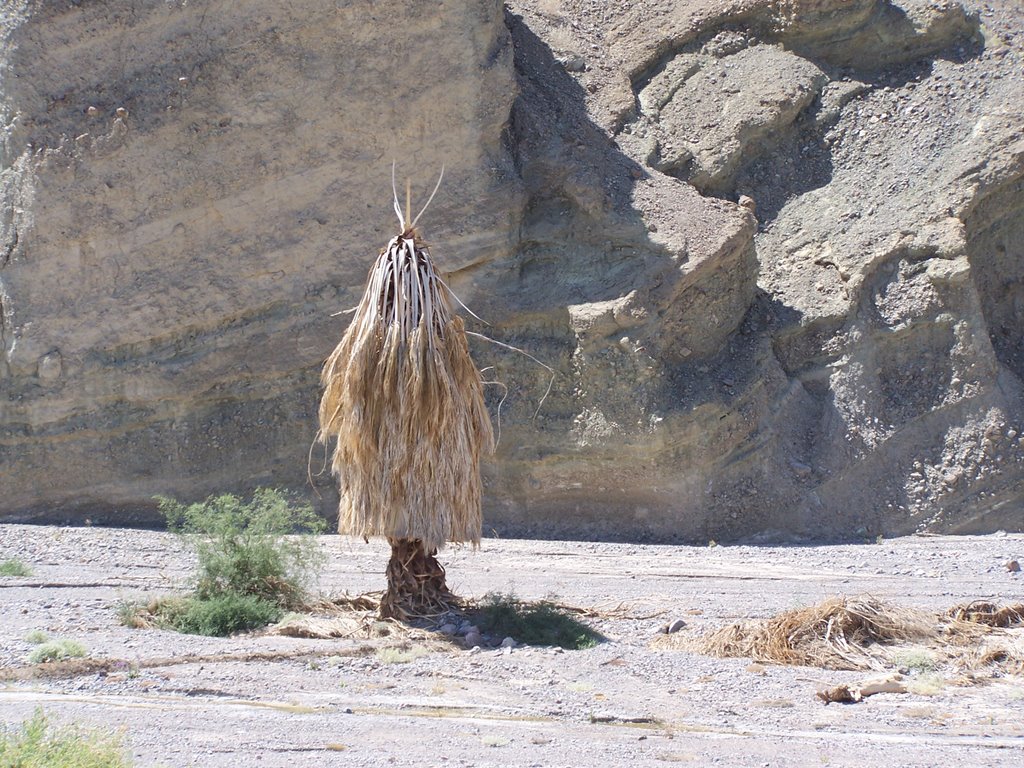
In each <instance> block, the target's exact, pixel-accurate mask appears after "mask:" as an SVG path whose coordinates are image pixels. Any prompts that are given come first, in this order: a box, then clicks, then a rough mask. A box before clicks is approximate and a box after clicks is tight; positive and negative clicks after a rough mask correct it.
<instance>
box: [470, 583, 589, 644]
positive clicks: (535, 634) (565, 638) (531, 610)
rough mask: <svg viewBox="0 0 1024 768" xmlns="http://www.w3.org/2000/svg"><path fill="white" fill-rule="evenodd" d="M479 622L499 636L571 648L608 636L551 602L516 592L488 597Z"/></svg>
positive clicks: (482, 607) (480, 625) (517, 640)
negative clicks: (534, 600) (528, 599)
mask: <svg viewBox="0 0 1024 768" xmlns="http://www.w3.org/2000/svg"><path fill="white" fill-rule="evenodd" d="M477 624H478V625H479V627H480V628H481V629H482V630H483V631H484V632H487V633H488V634H491V635H493V636H495V637H512V638H514V639H515V640H516V642H518V643H525V644H526V645H557V646H560V647H562V648H565V649H567V650H581V649H583V648H593V647H594V646H595V645H597V644H598V643H599V642H601V641H602V640H604V639H605V638H604V637H603V636H602V635H601V634H600V633H598V632H595V631H594V630H593V629H591V628H590V627H588V626H587V625H586V624H584V623H583V622H581V621H579V620H577V619H574V618H573V617H572V616H570V615H568V614H567V613H565V612H563V611H560V610H559V609H558V608H556V607H555V606H554V605H552V604H551V603H549V602H539V603H522V602H520V601H518V600H516V598H515V597H514V596H513V595H502V594H492V595H488V596H487V597H486V598H485V599H484V604H483V605H482V606H481V607H480V612H479V615H478V616H477Z"/></svg>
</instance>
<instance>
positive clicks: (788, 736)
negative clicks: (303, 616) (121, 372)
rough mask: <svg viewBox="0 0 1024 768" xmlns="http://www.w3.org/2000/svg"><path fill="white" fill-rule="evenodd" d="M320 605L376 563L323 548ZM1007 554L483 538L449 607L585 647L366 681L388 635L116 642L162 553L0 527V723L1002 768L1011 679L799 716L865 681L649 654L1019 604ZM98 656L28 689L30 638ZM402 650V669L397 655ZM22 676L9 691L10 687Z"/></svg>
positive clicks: (419, 643)
mask: <svg viewBox="0 0 1024 768" xmlns="http://www.w3.org/2000/svg"><path fill="white" fill-rule="evenodd" d="M323 546H324V547H325V548H326V550H327V552H328V554H329V565H328V568H327V570H326V573H325V575H324V578H323V579H322V581H321V590H322V591H323V592H324V593H326V594H330V595H337V594H339V593H341V592H345V591H347V592H350V593H359V592H363V591H367V590H373V589H380V588H381V587H382V578H383V577H382V575H381V574H382V572H383V567H384V563H385V553H384V550H383V548H382V547H381V546H379V545H365V544H363V543H362V542H354V541H351V540H348V539H343V538H340V537H335V536H330V537H324V539H323ZM1022 555H1024V536H1020V535H1003V534H994V535H991V536H985V537H963V538H951V537H927V538H925V537H913V538H905V539H898V540H892V541H881V542H878V543H873V544H864V545H846V546H819V547H755V546H732V547H714V548H707V547H679V546H640V545H628V544H607V543H578V542H557V541H524V540H494V539H490V540H485V541H484V543H483V546H482V547H481V549H480V550H479V551H477V552H473V551H471V550H451V551H446V552H445V553H444V559H445V562H446V563H447V564H448V570H449V583H450V584H451V585H452V586H453V587H455V588H456V589H457V590H458V591H459V593H460V594H462V595H464V596H473V597H480V596H482V595H484V594H486V593H487V592H492V591H502V592H509V591H513V592H515V594H517V595H518V596H519V597H522V598H530V599H535V598H545V597H547V598H553V599H556V600H558V601H560V602H562V603H565V604H571V605H574V606H579V607H584V608H591V609H597V610H598V611H601V612H602V614H603V615H602V616H601V617H599V618H595V619H593V620H592V624H593V625H594V626H595V627H596V628H597V629H599V630H600V631H601V632H603V633H604V634H605V635H606V636H607V637H608V638H609V639H608V642H606V643H603V644H601V645H599V646H598V647H596V648H593V649H590V650H585V651H565V652H559V651H556V650H554V649H544V648H522V647H520V648H515V649H513V650H511V651H509V650H504V649H485V650H477V651H473V650H466V649H463V648H462V647H461V646H460V645H459V644H458V643H455V642H451V641H449V640H447V639H446V638H444V637H442V636H440V635H436V634H432V633H426V632H423V633H420V634H419V635H418V636H417V637H416V638H414V639H413V640H412V641H411V642H412V645H413V646H414V647H418V648H422V649H425V653H424V655H422V656H419V657H418V658H415V659H414V660H412V661H409V662H408V663H395V662H390V663H389V662H388V660H387V659H386V658H382V657H381V655H380V654H379V650H380V649H381V648H383V647H386V646H388V645H394V644H395V643H396V642H397V641H396V638H395V637H390V638H389V637H383V638H376V639H366V638H365V637H362V638H360V637H353V638H350V639H332V640H311V639H297V638H288V637H280V636H268V635H263V636H240V637H233V638H226V639H218V638H201V637H191V636H184V635H177V634H175V633H171V632H165V631H160V630H138V629H128V628H126V627H123V626H121V625H120V624H119V621H118V617H117V610H116V609H117V606H118V604H119V602H121V601H123V600H125V599H131V598H137V597H146V596H156V595H160V594H167V593H169V592H173V591H176V590H182V589H184V588H186V587H187V582H188V575H189V573H190V570H191V568H192V565H193V560H192V558H191V556H190V555H189V553H188V551H187V550H186V549H185V548H184V547H183V546H182V543H181V542H180V541H179V540H178V539H176V538H175V537H174V536H172V535H169V534H166V533H159V532H151V531H137V530H124V529H109V528H106V529H105V528H57V527H42V526H38V527H37V526H19V525H6V526H0V561H3V560H5V559H7V558H11V557H17V558H18V559H20V560H22V561H23V562H25V563H26V564H28V565H29V566H30V567H31V568H32V571H33V573H32V575H31V576H29V577H25V578H11V577H0V666H2V673H0V675H2V677H3V678H5V679H6V682H2V683H0V720H2V721H3V722H6V723H8V724H13V723H18V722H20V721H21V720H23V719H25V718H26V717H28V716H30V715H31V713H32V711H33V710H34V709H35V708H36V707H39V706H42V707H43V708H44V709H45V711H46V712H47V713H49V714H51V715H52V716H54V717H55V718H56V719H58V720H60V721H76V722H81V723H84V724H89V725H93V726H98V727H100V728H103V729H116V728H120V729H123V730H124V732H125V734H126V738H127V743H128V744H129V746H130V749H131V751H132V753H133V754H134V755H135V758H136V761H137V764H138V765H142V766H151V765H156V766H240V765H259V766H266V767H268V768H269V767H270V766H294V765H296V764H303V765H316V766H333V765H346V766H352V765H373V766H376V765H381V766H383V765H399V766H401V765H410V766H412V765H415V766H424V765H472V766H490V765H495V766H497V765H501V766H579V765H592V766H605V765H608V766H611V765H661V764H665V763H692V764H696V765H709V764H721V765H743V766H775V765H786V766H812V765H813V766H821V765H830V766H834V765H857V766H863V765H873V764H874V765H887V766H897V765H899V766H935V765H963V766H997V765H1021V764H1024V723H1022V721H1021V719H1020V709H1021V706H1022V704H1024V680H1021V679H1015V678H1007V677H995V678H992V679H986V680H984V681H982V682H980V683H978V684H975V685H970V686H963V685H957V684H955V683H954V682H953V681H952V679H951V677H950V676H948V675H946V674H945V673H944V671H943V670H942V669H937V670H933V671H931V672H930V673H929V675H930V678H931V684H930V685H929V686H928V687H929V688H930V690H931V693H930V695H922V694H879V695H876V696H872V697H871V698H869V699H866V700H864V701H863V702H861V703H859V704H854V705H839V704H832V705H829V706H825V705H823V704H822V703H821V702H820V701H818V700H816V698H815V692H816V691H817V690H819V689H820V688H821V687H823V686H827V685H834V684H837V683H840V682H855V681H858V680H862V679H863V678H864V677H865V673H862V672H860V673H858V672H835V671H827V670H821V669H813V668H804V667H779V666H766V667H764V668H763V669H762V668H761V667H759V666H758V665H751V664H750V661H749V660H745V659H716V658H708V657H703V656H699V655H696V654H692V653H687V652H683V651H676V650H657V649H655V648H652V642H653V641H654V640H655V639H656V638H657V637H658V636H659V631H660V630H661V628H662V627H663V626H664V625H665V624H666V623H668V622H670V621H672V620H675V619H677V618H681V619H682V620H683V621H684V622H685V623H686V626H685V627H684V628H683V629H682V630H681V632H682V633H698V632H704V631H707V630H709V629H712V628H715V627H718V626H721V625H723V624H727V623H729V622H730V621H732V620H735V619H737V618H745V617H764V616H768V615H770V614H772V613H775V612H778V611H781V610H785V609H789V608H793V607H797V606H803V605H808V604H812V603H815V602H817V601H819V600H821V599H823V598H826V597H829V596H832V595H861V594H870V595H873V596H876V597H878V598H882V599H885V600H890V601H893V602H896V603H900V604H903V605H908V606H918V607H922V608H929V609H936V610H938V609H941V608H945V607H948V606H950V605H952V604H954V603H958V602H963V601H966V600H972V599H978V598H990V599H996V600H1018V601H1019V600H1021V599H1024V581H1022V574H1020V573H1011V572H1009V571H1008V570H1007V569H1006V567H1005V563H1006V562H1007V561H1008V560H1011V559H1024V558H1022V557H1021V556H1022ZM37 629H38V630H42V631H44V632H46V633H47V634H48V635H50V636H51V637H67V638H72V639H75V640H78V641H79V642H81V643H83V644H84V645H85V646H86V647H87V648H88V651H89V658H90V659H94V660H95V659H106V660H114V661H113V663H111V664H109V665H107V669H106V670H102V671H97V669H96V668H95V667H93V668H85V669H82V670H80V672H79V673H78V674H74V673H68V674H66V675H63V676H59V677H39V676H36V677H32V678H30V679H25V678H27V677H29V674H30V672H32V670H31V668H30V666H29V665H28V663H27V661H26V656H27V654H28V653H29V652H30V650H31V648H32V646H31V645H30V644H29V643H28V642H27V641H26V640H25V636H26V634H27V633H28V632H30V631H31V630H37ZM413 655H415V654H413ZM19 677H20V678H22V679H15V678H19Z"/></svg>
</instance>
